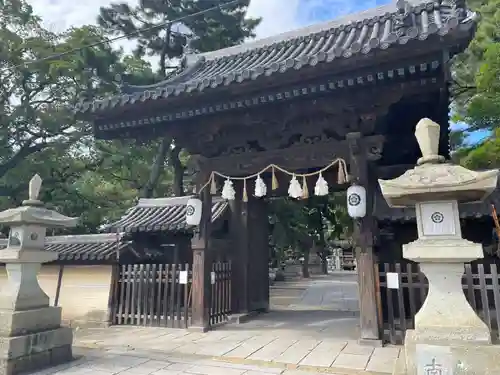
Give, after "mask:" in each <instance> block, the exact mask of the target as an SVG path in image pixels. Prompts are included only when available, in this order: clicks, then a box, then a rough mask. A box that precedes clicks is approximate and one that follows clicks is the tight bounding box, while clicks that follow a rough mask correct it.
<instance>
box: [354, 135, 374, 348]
mask: <svg viewBox="0 0 500 375" xmlns="http://www.w3.org/2000/svg"><path fill="white" fill-rule="evenodd" d="M347 141H348V143H349V151H350V169H351V175H352V177H353V180H354V181H355V182H356V183H358V184H360V185H362V186H364V187H365V189H366V200H367V202H366V216H365V217H364V218H361V219H359V220H356V221H355V226H354V243H355V249H356V258H357V268H358V283H359V297H360V298H359V305H360V330H361V337H360V340H361V342H364V343H366V342H377V343H378V342H379V340H380V338H381V337H380V327H379V317H378V314H379V312H378V308H377V306H378V304H377V293H378V291H376V290H375V289H376V288H375V285H376V282H375V259H374V254H373V236H374V228H373V226H374V223H375V220H374V218H373V203H374V202H373V201H374V194H375V187H376V186H375V184H376V179H374V177H375V176H373V175H370V170H369V160H368V159H367V150H366V148H365V143H364V142H363V138H362V135H361V133H350V134H348V135H347Z"/></svg>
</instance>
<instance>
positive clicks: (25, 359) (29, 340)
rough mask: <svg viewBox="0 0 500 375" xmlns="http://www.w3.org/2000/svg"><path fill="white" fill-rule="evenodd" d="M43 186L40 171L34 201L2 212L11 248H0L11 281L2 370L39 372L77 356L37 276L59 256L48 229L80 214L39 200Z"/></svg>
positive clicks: (2, 303)
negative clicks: (66, 212) (50, 242)
mask: <svg viewBox="0 0 500 375" xmlns="http://www.w3.org/2000/svg"><path fill="white" fill-rule="evenodd" d="M41 185H42V180H41V178H40V176H38V175H35V176H34V177H33V178H32V179H31V181H30V185H29V199H28V200H25V201H24V202H23V203H22V206H21V207H18V208H14V209H9V210H6V211H3V212H0V224H2V225H8V226H10V233H9V239H8V246H7V248H6V249H4V250H0V263H5V267H6V270H7V276H8V280H7V282H6V284H5V285H2V288H1V290H0V346H1V350H0V364H1V368H0V373H2V374H17V373H19V372H26V371H33V370H38V369H41V368H43V367H46V366H50V365H55V364H59V363H62V362H66V361H69V360H71V359H72V348H71V345H72V342H73V333H72V330H71V328H66V327H61V308H60V307H53V306H49V297H48V296H47V295H46V294H45V292H44V291H43V290H42V289H41V288H40V285H39V284H38V279H37V274H38V271H39V270H40V267H41V264H42V263H47V262H52V261H54V260H56V259H57V257H58V254H57V253H54V252H50V251H46V250H44V246H45V233H46V229H47V228H57V227H73V226H75V225H76V224H77V222H78V219H77V218H70V217H66V216H64V215H61V214H59V213H57V212H55V211H52V210H49V209H47V208H45V207H44V206H43V203H42V202H40V201H39V200H38V195H39V192H40V188H41Z"/></svg>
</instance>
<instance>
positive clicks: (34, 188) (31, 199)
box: [22, 174, 43, 206]
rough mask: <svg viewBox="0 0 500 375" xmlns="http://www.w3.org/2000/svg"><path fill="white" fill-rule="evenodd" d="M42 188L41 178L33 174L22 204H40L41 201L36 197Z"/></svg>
mask: <svg viewBox="0 0 500 375" xmlns="http://www.w3.org/2000/svg"><path fill="white" fill-rule="evenodd" d="M41 189H42V178H41V177H40V176H39V175H38V174H35V175H34V176H33V177H32V178H31V180H30V183H29V187H28V199H27V200H25V201H23V203H22V204H23V206H41V205H43V203H42V202H41V201H40V200H39V199H38V197H39V196H40V190H41Z"/></svg>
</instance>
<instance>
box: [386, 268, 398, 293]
mask: <svg viewBox="0 0 500 375" xmlns="http://www.w3.org/2000/svg"><path fill="white" fill-rule="evenodd" d="M386 280H387V288H388V289H399V274H398V273H397V272H387V274H386Z"/></svg>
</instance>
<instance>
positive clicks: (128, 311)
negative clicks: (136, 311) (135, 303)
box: [124, 264, 133, 324]
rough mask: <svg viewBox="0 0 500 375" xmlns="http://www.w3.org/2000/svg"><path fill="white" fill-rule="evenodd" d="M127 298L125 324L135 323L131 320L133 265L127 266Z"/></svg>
mask: <svg viewBox="0 0 500 375" xmlns="http://www.w3.org/2000/svg"><path fill="white" fill-rule="evenodd" d="M126 267H127V269H126V271H125V272H126V277H125V282H126V289H127V290H126V297H125V298H126V299H125V315H124V323H125V324H133V321H132V320H131V317H130V314H131V313H132V306H131V304H132V265H130V264H129V265H127V266H126Z"/></svg>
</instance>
